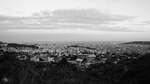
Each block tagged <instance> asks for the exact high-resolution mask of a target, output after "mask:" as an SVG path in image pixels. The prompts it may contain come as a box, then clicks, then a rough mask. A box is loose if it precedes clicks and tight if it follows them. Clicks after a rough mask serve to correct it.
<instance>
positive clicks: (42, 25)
mask: <svg viewBox="0 0 150 84" xmlns="http://www.w3.org/2000/svg"><path fill="white" fill-rule="evenodd" d="M134 18H135V17H132V16H124V15H115V14H110V13H104V12H100V11H99V10H96V9H62V10H60V9H59V10H53V11H49V10H47V11H42V12H40V13H34V14H33V15H32V16H28V17H11V16H0V29H4V30H5V29H76V28H77V29H79V28H80V29H88V30H97V31H133V30H132V29H128V28H125V27H121V26H112V27H111V26H110V25H116V24H117V22H123V21H127V20H130V19H134Z"/></svg>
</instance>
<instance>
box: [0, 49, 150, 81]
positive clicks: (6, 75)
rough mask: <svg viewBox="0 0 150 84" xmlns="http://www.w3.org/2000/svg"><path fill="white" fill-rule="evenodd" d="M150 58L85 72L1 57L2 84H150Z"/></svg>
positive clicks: (96, 66) (92, 67) (93, 67)
mask: <svg viewBox="0 0 150 84" xmlns="http://www.w3.org/2000/svg"><path fill="white" fill-rule="evenodd" d="M149 79H150V54H149V53H147V54H145V55H143V56H141V57H140V58H138V59H132V60H124V61H121V62H119V63H118V64H113V63H109V62H107V63H105V64H93V65H90V67H88V68H86V69H80V68H78V67H76V65H73V64H69V63H68V62H67V61H66V59H65V58H64V59H62V60H61V61H60V62H59V63H52V64H50V63H45V62H31V61H27V60H26V61H20V60H17V59H16V57H15V56H13V53H8V52H6V53H5V54H4V55H3V56H0V84H148V83H150V80H149Z"/></svg>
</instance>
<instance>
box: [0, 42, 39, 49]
mask: <svg viewBox="0 0 150 84" xmlns="http://www.w3.org/2000/svg"><path fill="white" fill-rule="evenodd" d="M0 44H7V47H30V48H38V46H36V45H28V44H18V43H6V42H2V41H0Z"/></svg>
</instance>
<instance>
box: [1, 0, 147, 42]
mask: <svg viewBox="0 0 150 84" xmlns="http://www.w3.org/2000/svg"><path fill="white" fill-rule="evenodd" d="M149 4H150V0H0V40H1V41H7V42H18V41H26V42H28V41H133V40H150V11H149V10H150V5H149Z"/></svg>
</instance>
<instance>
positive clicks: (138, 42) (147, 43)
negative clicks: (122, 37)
mask: <svg viewBox="0 0 150 84" xmlns="http://www.w3.org/2000/svg"><path fill="white" fill-rule="evenodd" d="M122 44H140V45H150V41H132V42H126V43H122Z"/></svg>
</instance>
